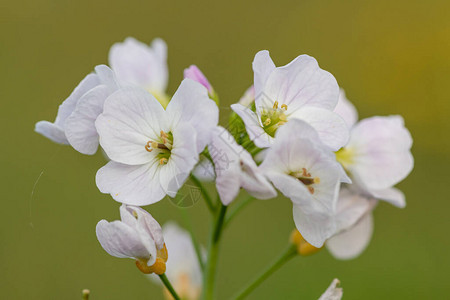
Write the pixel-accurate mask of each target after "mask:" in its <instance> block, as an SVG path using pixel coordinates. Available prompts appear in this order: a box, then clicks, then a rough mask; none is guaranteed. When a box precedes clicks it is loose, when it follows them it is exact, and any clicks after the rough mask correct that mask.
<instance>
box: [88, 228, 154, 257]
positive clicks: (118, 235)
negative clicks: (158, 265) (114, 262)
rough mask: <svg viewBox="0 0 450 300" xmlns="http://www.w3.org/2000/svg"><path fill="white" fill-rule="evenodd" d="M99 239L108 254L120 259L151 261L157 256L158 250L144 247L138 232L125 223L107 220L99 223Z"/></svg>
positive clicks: (97, 230)
mask: <svg viewBox="0 0 450 300" xmlns="http://www.w3.org/2000/svg"><path fill="white" fill-rule="evenodd" d="M96 234H97V239H98V241H99V242H100V244H101V245H102V247H103V249H105V251H106V252H108V254H110V255H112V256H115V257H119V258H140V259H149V258H150V257H155V256H156V248H153V249H150V250H151V251H149V249H148V248H146V247H145V246H144V244H143V243H142V241H141V239H140V236H139V234H138V232H137V231H136V230H134V229H133V228H131V227H130V226H128V225H127V224H125V223H122V222H120V221H114V222H111V223H109V222H108V221H106V220H101V221H100V222H98V224H97V227H96Z"/></svg>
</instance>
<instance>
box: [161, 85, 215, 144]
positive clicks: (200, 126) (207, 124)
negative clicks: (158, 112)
mask: <svg viewBox="0 0 450 300" xmlns="http://www.w3.org/2000/svg"><path fill="white" fill-rule="evenodd" d="M166 111H167V113H168V115H169V116H170V119H171V122H172V126H173V127H176V126H177V125H176V124H177V123H178V122H187V123H189V124H191V125H192V127H193V128H194V129H195V131H196V132H197V151H198V152H199V153H200V152H201V151H203V149H204V148H205V146H206V145H207V144H208V143H209V141H210V140H211V135H212V131H213V129H214V128H215V127H216V125H217V123H218V122H219V109H218V107H217V105H216V103H215V102H214V101H213V100H211V99H210V98H209V96H208V91H207V90H206V88H205V87H204V86H202V85H201V84H199V83H198V82H195V81H193V80H191V79H184V80H183V81H182V82H181V84H180V86H179V87H178V89H177V91H176V92H175V94H174V95H173V97H172V100H171V101H170V102H169V105H168V106H167V109H166Z"/></svg>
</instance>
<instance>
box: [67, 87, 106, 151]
mask: <svg viewBox="0 0 450 300" xmlns="http://www.w3.org/2000/svg"><path fill="white" fill-rule="evenodd" d="M109 94H110V92H109V89H108V87H107V86H106V85H99V86H97V87H95V88H93V89H91V90H90V91H89V92H87V93H86V94H84V95H83V97H81V98H80V100H79V101H78V104H77V107H76V109H75V111H74V112H73V113H72V114H71V115H70V116H69V117H68V118H67V120H66V136H67V140H68V141H69V143H70V145H71V146H72V147H73V148H74V149H75V150H77V151H78V152H80V153H83V154H88V155H92V154H94V153H95V152H97V148H98V134H97V129H96V128H95V120H96V119H97V117H98V116H99V115H100V114H101V113H102V111H103V103H104V102H105V100H106V98H107V97H108V96H109Z"/></svg>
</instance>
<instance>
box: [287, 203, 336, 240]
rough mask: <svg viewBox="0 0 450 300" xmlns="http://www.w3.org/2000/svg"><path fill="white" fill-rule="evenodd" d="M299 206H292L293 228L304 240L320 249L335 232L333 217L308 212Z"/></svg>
mask: <svg viewBox="0 0 450 300" xmlns="http://www.w3.org/2000/svg"><path fill="white" fill-rule="evenodd" d="M303 208H304V207H303V206H301V205H297V204H294V205H293V215H294V222H295V227H297V229H298V231H300V233H301V234H302V236H303V237H304V239H305V240H306V241H307V242H308V243H310V244H311V245H313V246H314V247H317V248H320V247H322V246H323V244H324V242H325V241H326V240H327V239H328V238H329V237H331V236H332V235H333V234H334V233H335V232H336V224H335V223H334V222H333V217H332V216H329V215H328V214H325V213H320V212H317V211H316V212H312V213H311V212H308V211H305V210H304V209H303Z"/></svg>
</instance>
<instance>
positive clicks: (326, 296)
mask: <svg viewBox="0 0 450 300" xmlns="http://www.w3.org/2000/svg"><path fill="white" fill-rule="evenodd" d="M339 284H340V282H339V280H338V279H334V280H333V282H331V284H330V286H329V287H328V288H327V290H326V291H325V293H323V294H322V296H320V298H319V300H341V299H342V294H343V293H344V292H343V291H342V288H340V287H338V285H339Z"/></svg>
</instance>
